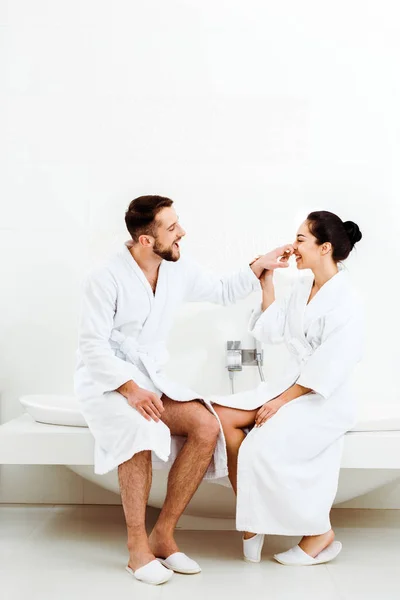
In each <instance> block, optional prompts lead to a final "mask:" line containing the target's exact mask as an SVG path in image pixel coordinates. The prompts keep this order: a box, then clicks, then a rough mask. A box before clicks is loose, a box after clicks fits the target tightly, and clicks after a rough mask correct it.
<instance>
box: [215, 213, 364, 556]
mask: <svg viewBox="0 0 400 600" xmlns="http://www.w3.org/2000/svg"><path fill="white" fill-rule="evenodd" d="M360 239H361V232H360V230H359V229H358V227H357V225H356V224H355V223H352V222H349V221H348V222H346V223H343V222H342V220H341V219H340V218H339V217H337V216H336V215H334V214H333V213H329V212H327V211H321V212H313V213H310V214H309V215H308V217H307V219H306V220H305V221H304V222H303V223H302V225H301V226H300V228H299V229H298V231H297V235H296V240H295V242H294V243H293V246H292V247H291V248H290V253H291V254H294V255H295V256H296V262H297V268H298V269H311V271H312V273H313V277H312V278H310V277H305V278H301V279H300V280H298V281H297V282H296V284H295V285H294V286H293V290H292V291H291V293H290V295H289V297H288V298H286V299H284V300H283V301H282V302H277V301H276V300H275V289H274V283H273V274H274V270H273V269H268V270H265V271H264V273H263V275H262V276H261V279H260V280H261V284H262V290H263V299H262V305H261V310H257V311H255V313H254V314H253V316H252V319H251V322H250V330H251V332H252V333H253V335H254V337H255V338H256V339H258V340H259V341H261V342H265V343H280V342H285V344H286V346H287V349H288V351H289V353H290V358H289V359H288V361H287V365H286V368H285V370H284V373H283V375H278V376H276V377H275V378H274V377H271V378H270V380H269V381H267V382H266V383H262V384H261V385H260V386H259V387H258V388H257V389H256V390H251V391H248V392H244V393H241V394H235V395H233V396H227V397H215V398H214V402H215V409H216V411H217V413H218V415H219V417H220V419H221V422H222V425H223V429H224V433H225V438H226V443H227V450H228V464H229V477H230V480H231V483H232V487H233V489H234V490H235V491H236V492H237V520H236V523H237V528H238V529H241V530H242V531H245V536H244V541H243V546H244V548H243V550H244V556H245V558H246V559H247V560H250V561H253V562H258V561H259V560H260V555H261V547H262V544H263V539H264V538H263V535H264V534H271V535H290V536H291V535H296V536H297V535H302V536H303V538H302V540H301V542H300V544H299V546H296V548H295V549H291V550H290V551H288V552H287V553H283V554H282V555H278V556H276V557H275V558H276V560H278V561H279V562H282V563H283V564H304V565H306V564H316V562H328V561H329V560H332V559H333V558H335V557H336V556H337V554H338V553H339V552H340V549H341V545H340V544H339V543H338V542H335V541H334V537H335V536H334V532H333V530H332V529H331V525H330V521H329V512H330V508H331V506H332V503H333V500H334V498H335V495H336V491H337V485H338V476H339V469H340V460H341V454H342V443H343V437H344V434H345V433H346V432H347V431H349V430H350V429H352V427H353V426H354V425H355V421H356V406H355V403H354V401H353V395H352V394H351V390H350V387H349V377H350V374H351V372H352V370H353V367H354V366H355V364H356V363H357V362H358V361H359V360H360V357H361V354H362V337H363V335H362V330H363V326H362V322H361V318H360V313H361V309H360V304H359V302H358V299H357V298H356V296H355V294H354V292H353V290H352V287H351V285H350V282H349V281H348V279H347V276H346V274H345V273H344V271H343V270H339V267H338V262H339V261H341V260H344V259H345V258H347V256H348V255H349V253H350V251H351V249H352V248H353V247H354V244H355V243H356V242H357V241H358V240H360ZM281 260H284V261H285V262H287V260H288V256H287V255H286V257H284V258H283V259H281ZM255 265H257V262H256V263H255ZM245 427H250V428H252V430H251V431H250V433H249V434H248V435H247V437H245V434H244V432H243V428H245ZM239 450H240V454H239ZM238 459H239V460H238ZM254 534H258V535H254Z"/></svg>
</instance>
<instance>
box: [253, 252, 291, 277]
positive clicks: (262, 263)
mask: <svg viewBox="0 0 400 600" xmlns="http://www.w3.org/2000/svg"><path fill="white" fill-rule="evenodd" d="M293 252H294V248H293V246H292V245H291V244H286V245H285V246H279V248H275V250H271V252H267V254H263V255H262V256H259V257H258V258H257V259H256V260H255V261H253V262H252V263H251V265H250V266H251V268H252V269H253V272H254V274H255V275H256V276H257V277H258V278H260V277H261V275H262V274H263V272H264V271H265V270H268V271H273V270H274V269H284V268H287V267H288V266H289V264H288V260H289V258H290V256H292V254H293Z"/></svg>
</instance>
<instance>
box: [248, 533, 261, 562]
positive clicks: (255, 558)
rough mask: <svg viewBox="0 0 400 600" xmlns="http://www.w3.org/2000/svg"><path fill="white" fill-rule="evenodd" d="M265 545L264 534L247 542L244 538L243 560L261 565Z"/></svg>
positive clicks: (254, 536)
mask: <svg viewBox="0 0 400 600" xmlns="http://www.w3.org/2000/svg"><path fill="white" fill-rule="evenodd" d="M263 545H264V534H263V533H257V534H256V535H253V537H251V538H249V539H248V540H245V539H244V538H243V558H244V560H246V561H247V562H253V563H259V562H260V560H261V550H262V547H263Z"/></svg>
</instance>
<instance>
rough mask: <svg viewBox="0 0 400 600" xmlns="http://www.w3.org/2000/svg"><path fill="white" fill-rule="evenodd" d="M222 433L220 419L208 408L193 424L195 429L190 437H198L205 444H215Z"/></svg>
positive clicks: (190, 433)
mask: <svg viewBox="0 0 400 600" xmlns="http://www.w3.org/2000/svg"><path fill="white" fill-rule="evenodd" d="M219 432H220V425H219V422H218V419H217V418H216V417H215V415H213V414H212V412H210V411H209V410H208V409H207V408H205V407H204V410H202V411H201V412H200V411H199V414H198V416H197V418H196V419H195V421H194V423H193V429H192V430H191V431H190V432H189V435H192V436H193V437H196V438H197V439H199V440H200V441H201V442H203V443H210V444H215V443H216V442H217V439H218V436H219Z"/></svg>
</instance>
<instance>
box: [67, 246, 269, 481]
mask: <svg viewBox="0 0 400 600" xmlns="http://www.w3.org/2000/svg"><path fill="white" fill-rule="evenodd" d="M259 289H260V283H259V280H258V279H257V277H256V276H255V275H254V273H253V271H252V270H251V268H250V267H249V266H247V267H246V268H244V269H243V270H242V271H240V272H238V273H236V274H234V275H232V276H230V277H226V278H219V277H217V276H216V275H213V274H211V273H209V272H206V271H204V270H203V269H201V268H199V267H198V266H197V265H196V264H194V263H192V262H190V261H187V260H184V259H180V260H178V261H177V262H167V261H165V260H163V261H162V263H161V265H160V268H159V274H158V282H157V288H156V293H155V294H153V290H152V288H151V286H150V284H149V282H148V281H147V279H146V277H145V275H144V273H143V271H142V270H141V269H140V267H139V266H138V264H137V263H136V261H135V260H134V258H133V257H132V255H131V253H130V252H129V249H128V247H127V246H126V245H125V246H124V247H123V248H122V252H121V253H119V254H118V255H116V256H115V257H114V258H113V259H111V261H110V262H109V263H108V264H107V265H105V266H103V267H101V268H99V269H97V270H95V271H94V272H93V273H92V274H91V275H89V277H88V278H87V281H86V284H85V289H84V296H83V305H82V314H81V321H80V331H79V348H78V360H77V369H76V373H75V393H76V395H77V397H78V400H79V401H80V406H81V410H82V413H83V415H84V417H85V419H86V421H87V424H88V426H89V428H90V430H91V432H92V433H93V436H94V438H95V472H96V473H98V474H104V473H107V472H109V471H111V470H113V469H114V468H115V467H117V466H118V465H119V464H121V463H122V462H125V461H126V460H128V459H130V458H131V457H132V456H133V455H134V454H136V453H137V452H141V451H143V450H152V451H153V464H154V465H155V466H156V467H157V466H158V467H159V466H161V465H160V463H162V465H163V466H167V467H168V466H170V465H171V464H172V462H173V461H174V460H175V458H176V455H177V453H178V452H179V450H180V448H181V447H182V444H183V442H184V439H183V438H180V437H176V436H174V438H173V439H172V443H171V436H170V431H169V428H168V427H167V426H166V425H165V424H164V423H162V422H161V421H159V422H158V423H156V422H155V421H147V420H146V419H145V418H144V417H143V416H141V415H140V414H139V413H138V412H137V411H136V409H134V408H132V407H130V406H129V405H128V403H127V400H126V399H125V398H124V397H123V396H122V395H121V394H119V393H118V392H116V391H114V390H116V389H117V388H118V387H119V386H120V385H122V384H123V383H125V382H126V381H129V380H131V379H132V380H133V381H134V382H135V383H137V384H138V385H139V386H140V387H142V388H145V389H147V390H150V391H152V392H155V393H156V394H158V396H161V395H162V393H164V394H165V395H166V396H168V397H170V398H172V399H173V400H178V401H187V400H194V399H200V395H199V394H198V393H197V392H195V391H193V390H190V389H188V388H185V387H184V386H182V385H180V384H179V383H176V382H173V381H169V380H168V379H167V378H166V377H165V375H164V373H163V366H164V365H165V363H166V361H167V360H168V353H167V349H166V340H167V336H168V333H169V331H170V329H171V327H172V325H173V319H174V316H175V314H176V313H177V312H178V311H179V309H180V307H181V305H182V303H183V302H185V301H189V302H190V301H191V302H206V301H209V302H215V303H218V304H224V305H227V304H230V303H233V302H235V301H236V300H239V299H240V298H244V297H245V296H247V295H248V294H250V293H251V292H252V291H255V290H259ZM205 404H206V405H207V406H208V408H209V410H210V411H211V412H213V413H214V414H215V412H214V409H213V408H212V406H211V404H210V402H208V401H205ZM165 463H167V465H165ZM226 474H227V467H226V449H225V440H224V437H223V434H222V431H221V434H220V436H219V439H218V443H217V448H216V451H215V454H214V458H213V461H212V462H211V464H210V467H209V469H208V471H207V474H206V478H209V479H214V478H219V477H223V476H225V475H226Z"/></svg>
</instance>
